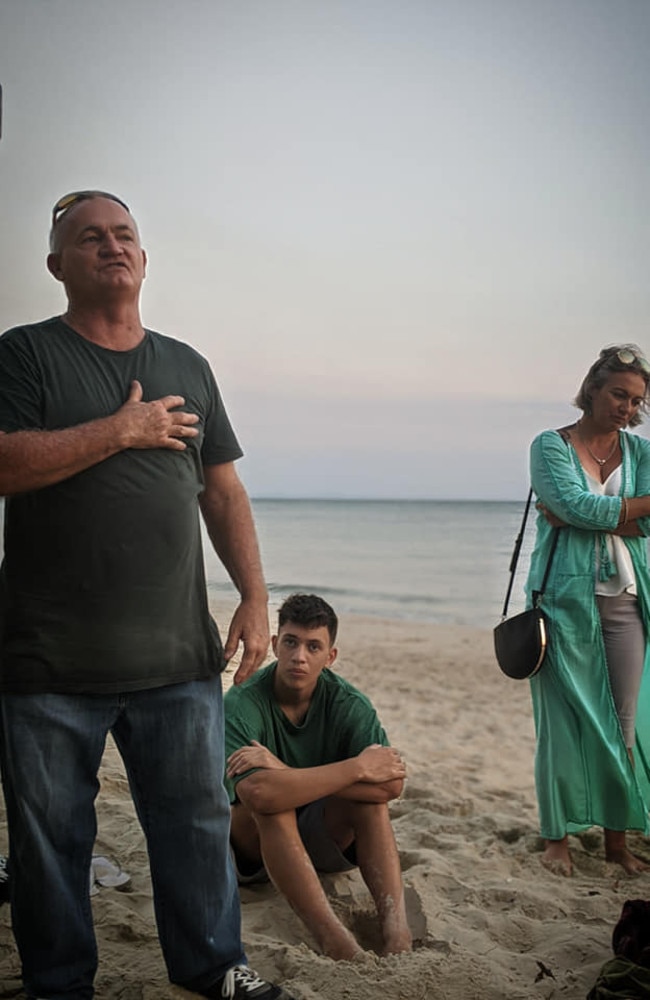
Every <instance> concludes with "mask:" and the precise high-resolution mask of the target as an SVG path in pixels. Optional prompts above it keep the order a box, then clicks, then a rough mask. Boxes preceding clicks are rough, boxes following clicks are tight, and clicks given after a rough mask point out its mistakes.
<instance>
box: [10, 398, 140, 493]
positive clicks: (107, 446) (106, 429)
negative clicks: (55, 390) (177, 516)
mask: <svg viewBox="0 0 650 1000" xmlns="http://www.w3.org/2000/svg"><path fill="white" fill-rule="evenodd" d="M123 447H124V445H123V443H122V440H121V438H120V435H119V434H118V433H117V431H116V428H115V421H114V419H113V418H112V417H105V418H102V419H100V420H93V421H91V422H89V423H86V424H79V425H77V426H76V427H66V428H64V429H62V430H56V431H15V432H13V433H11V434H5V433H3V432H1V431H0V495H1V496H11V495H13V494H15V493H27V492H29V491H31V490H40V489H43V488H44V487H45V486H52V485H53V484H54V483H59V482H62V481H63V480H64V479H69V478H70V476H74V475H76V474H77V473H78V472H83V470H84V469H88V468H90V467H91V466H92V465H97V463H98V462H103V461H104V459H106V458H110V456H111V455H115V454H116V453H117V452H118V451H121V450H122V448H123Z"/></svg>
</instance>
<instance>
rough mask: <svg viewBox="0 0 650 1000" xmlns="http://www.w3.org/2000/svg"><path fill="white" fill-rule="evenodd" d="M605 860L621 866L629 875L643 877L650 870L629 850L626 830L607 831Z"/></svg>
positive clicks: (648, 866)
mask: <svg viewBox="0 0 650 1000" xmlns="http://www.w3.org/2000/svg"><path fill="white" fill-rule="evenodd" d="M605 860H606V861H610V862H612V863H613V864H617V865H620V866H621V867H622V868H623V870H624V871H625V873H626V874H627V875H632V876H637V875H642V874H643V872H647V871H649V870H650V865H648V864H646V862H645V861H642V860H641V858H637V857H636V855H634V854H632V852H631V851H630V850H629V849H628V846H627V842H626V837H625V831H624V830H605Z"/></svg>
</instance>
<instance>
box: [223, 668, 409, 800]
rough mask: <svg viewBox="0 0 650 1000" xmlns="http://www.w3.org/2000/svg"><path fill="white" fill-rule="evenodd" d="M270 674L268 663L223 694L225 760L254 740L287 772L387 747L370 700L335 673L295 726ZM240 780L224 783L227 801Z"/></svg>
mask: <svg viewBox="0 0 650 1000" xmlns="http://www.w3.org/2000/svg"><path fill="white" fill-rule="evenodd" d="M274 673H275V663H271V664H269V666H268V667H264V669H263V670H258V671H257V673H256V674H253V676H252V677H249V678H248V680H247V681H244V683H243V684H240V685H239V686H237V687H234V686H233V687H231V688H230V689H229V690H228V691H227V693H226V696H225V699H224V712H225V717H226V757H229V756H230V754H231V753H234V751H235V750H238V749H239V748H240V747H243V746H248V744H249V743H250V742H251V740H257V741H258V743H262V744H263V746H265V747H266V748H267V749H268V750H270V751H271V753H272V754H275V756H276V757H278V758H279V759H280V760H281V761H282V762H283V763H285V764H288V765H289V767H318V766H319V765H320V764H334V763H335V762H336V761H339V760H347V759H348V758H349V757H356V756H357V754H360V753H361V751H362V750H365V749H366V747H369V746H370V745H371V744H372V743H380V744H381V745H382V746H389V742H388V738H387V736H386V733H385V732H384V730H383V728H382V725H381V723H380V721H379V719H378V717H377V713H376V711H375V709H374V708H373V706H372V703H371V701H370V699H369V698H367V697H366V695H365V694H363V693H362V692H361V691H359V690H358V689H357V688H355V687H354V685H352V684H350V682H349V681H346V680H345V679H344V678H343V677H341V676H340V675H339V674H335V673H334V672H333V671H332V670H329V669H325V670H323V672H322V673H321V675H320V677H319V678H318V684H317V685H316V689H315V691H314V695H313V698H312V700H311V704H310V706H309V711H308V712H307V715H306V717H305V719H304V720H303V721H302V722H301V724H300V725H299V726H296V725H295V724H294V723H293V722H291V721H290V720H289V719H288V718H287V717H286V715H285V714H284V712H283V711H282V709H281V708H279V707H278V704H277V702H276V700H275V696H274V694H273V675H274ZM246 773H247V774H250V773H251V772H250V771H249V772H246ZM243 777H244V775H240V776H239V777H238V778H236V779H235V781H230V780H226V787H227V789H228V793H229V795H230V801H231V802H235V801H236V799H237V793H236V791H235V787H236V785H237V782H238V781H240V780H241V778H243Z"/></svg>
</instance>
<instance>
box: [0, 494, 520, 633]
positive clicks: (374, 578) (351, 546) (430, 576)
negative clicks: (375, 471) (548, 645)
mask: <svg viewBox="0 0 650 1000" xmlns="http://www.w3.org/2000/svg"><path fill="white" fill-rule="evenodd" d="M252 505H253V514H254V517H255V523H256V525H257V531H258V536H259V540H260V547H261V550H262V560H263V563H264V572H265V576H266V580H267V583H268V586H269V591H270V598H271V604H272V606H274V607H275V606H277V605H278V604H280V603H281V602H282V600H283V599H284V598H285V597H287V596H288V595H289V594H291V593H293V592H295V591H308V592H314V593H319V594H321V595H322V596H323V597H324V598H325V600H327V601H329V602H330V604H332V606H333V607H334V609H335V610H336V611H337V613H341V614H345V613H347V614H360V615H377V616H380V617H384V618H401V619H411V620H413V621H426V622H446V623H457V624H462V625H477V626H479V627H489V628H491V627H492V626H494V625H495V624H496V623H497V621H498V620H499V618H500V615H501V609H502V607H503V600H504V596H505V592H506V587H507V583H508V567H509V564H510V556H511V554H512V548H513V545H514V542H515V538H516V536H517V534H518V532H519V526H520V523H521V516H522V513H523V509H524V504H523V502H521V503H511V502H496V501H490V502H484V501H447V500H427V501H419V500H413V501H409V500H253V501H252ZM3 507H4V504H0V527H1V522H2V515H3ZM533 521H534V512H533V513H531V517H530V519H529V524H528V527H527V529H526V535H525V539H524V545H523V547H522V554H521V557H520V560H519V566H518V569H517V576H516V579H515V585H514V588H513V595H512V598H511V602H510V612H511V613H514V612H516V611H519V610H522V609H523V606H524V597H523V585H524V581H525V578H526V571H527V568H528V561H529V555H530V550H531V548H532V542H533V537H534V526H533ZM204 542H205V545H204V548H205V563H206V576H207V581H208V588H209V591H210V593H211V594H212V595H213V596H214V597H215V598H220V597H221V598H230V597H231V596H234V595H235V591H234V588H233V586H232V583H231V582H230V580H229V578H228V575H227V573H226V571H225V570H224V568H223V566H222V565H221V563H220V562H219V560H218V559H217V556H216V555H215V553H214V551H213V550H212V548H211V546H210V544H209V542H208V541H207V536H205V535H204ZM1 548H2V547H1V545H0V554H1Z"/></svg>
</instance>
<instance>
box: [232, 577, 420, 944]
mask: <svg viewBox="0 0 650 1000" xmlns="http://www.w3.org/2000/svg"><path fill="white" fill-rule="evenodd" d="M337 625H338V622H337V618H336V615H335V613H334V611H333V610H332V608H331V607H330V606H329V604H327V603H326V602H325V601H323V600H322V598H320V597H317V596H315V595H310V594H295V595H293V596H292V597H289V598H288V599H287V600H286V601H285V602H284V604H283V605H282V607H281V608H280V612H279V629H278V634H277V635H276V636H273V638H272V644H273V652H274V653H275V655H276V657H277V660H276V662H274V663H271V664H270V665H269V666H267V667H265V668H264V669H263V670H260V671H259V672H258V673H257V674H255V675H254V676H253V677H250V678H249V679H248V680H247V681H246V682H245V683H243V684H241V685H239V686H237V687H232V688H231V689H230V690H229V691H228V693H227V695H226V698H225V702H224V707H225V715H226V727H225V732H226V754H227V771H226V776H227V784H228V786H229V791H230V796H231V813H232V829H231V845H232V849H233V854H234V857H235V862H236V867H237V871H238V877H239V881H240V884H242V883H246V882H259V881H265V880H266V878H267V877H270V879H271V881H272V882H273V883H274V885H275V886H276V888H277V889H278V891H279V892H281V893H283V895H284V896H285V897H286V899H287V900H288V902H289V903H290V905H291V907H292V908H293V909H294V910H295V912H296V913H297V914H298V916H299V917H301V919H302V920H303V921H304V922H305V924H306V926H307V928H308V930H309V931H310V932H311V934H312V936H313V937H314V938H315V940H316V942H317V944H318V945H319V947H320V948H321V949H322V951H323V952H324V953H325V954H326V955H329V956H330V957H331V958H335V959H351V958H354V956H355V955H357V954H359V953H360V952H361V951H362V949H361V947H360V945H359V943H358V942H357V940H356V939H355V937H354V935H353V934H352V933H351V932H350V931H349V930H348V929H347V928H346V927H345V926H344V925H343V924H342V923H341V921H340V920H339V919H338V917H337V916H336V915H335V913H334V911H333V910H332V907H331V906H330V904H329V902H328V899H327V897H326V895H325V892H324V890H323V887H322V885H321V883H320V879H319V877H318V875H317V871H320V872H339V871H347V870H349V869H351V868H354V867H355V866H356V865H358V866H359V869H360V871H361V875H362V876H363V879H364V881H365V883H366V885H367V886H368V888H369V890H370V892H371V894H372V896H373V899H374V901H375V904H376V907H377V912H378V914H379V919H380V922H381V930H382V935H383V953H384V954H391V953H397V952H403V951H409V950H410V949H411V934H410V931H409V928H408V924H407V920H406V912H405V906H404V888H403V885H402V876H401V869H400V863H399V857H398V854H397V847H396V844H395V838H394V835H393V830H392V827H391V823H390V817H389V814H388V803H389V802H390V801H391V799H396V798H398V797H399V795H400V794H401V791H402V788H403V785H404V777H405V774H406V768H405V765H404V761H403V760H402V757H401V755H400V753H399V752H398V751H397V750H396V749H394V748H392V747H390V746H389V745H388V740H387V738H386V734H385V732H384V730H383V728H382V726H381V723H380V722H379V719H378V718H377V714H376V712H375V710H374V708H373V706H372V705H371V703H370V701H369V700H368V698H367V697H366V696H365V695H364V694H362V693H361V692H360V691H358V690H357V689H356V688H355V687H353V686H352V685H351V684H350V683H349V682H348V681H346V680H344V679H343V678H342V677H339V676H338V675H337V674H335V673H333V672H332V671H331V670H330V669H329V668H330V667H331V666H332V664H333V663H334V660H335V659H336V653H337V651H336V648H335V646H334V642H335V640H336V630H337Z"/></svg>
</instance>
